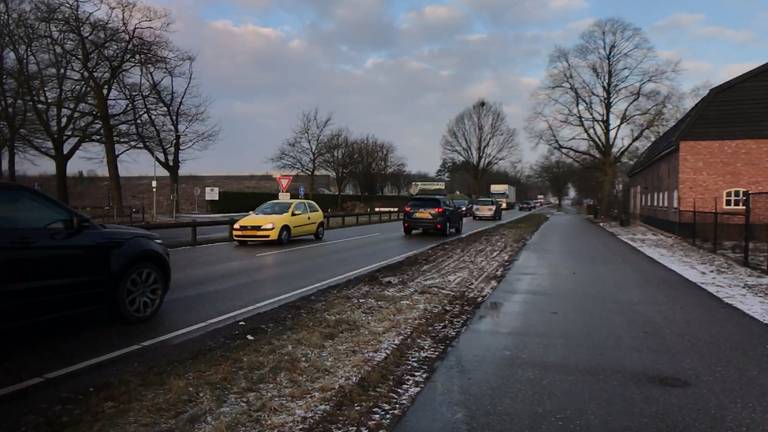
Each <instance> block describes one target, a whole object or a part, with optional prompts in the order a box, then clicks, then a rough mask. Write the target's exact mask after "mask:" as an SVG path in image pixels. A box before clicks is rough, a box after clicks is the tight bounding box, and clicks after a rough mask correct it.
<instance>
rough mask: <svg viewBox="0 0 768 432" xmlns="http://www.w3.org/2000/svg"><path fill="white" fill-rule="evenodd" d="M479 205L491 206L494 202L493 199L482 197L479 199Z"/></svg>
mask: <svg viewBox="0 0 768 432" xmlns="http://www.w3.org/2000/svg"><path fill="white" fill-rule="evenodd" d="M477 205H481V206H491V205H494V202H493V200H489V199H480V200H477Z"/></svg>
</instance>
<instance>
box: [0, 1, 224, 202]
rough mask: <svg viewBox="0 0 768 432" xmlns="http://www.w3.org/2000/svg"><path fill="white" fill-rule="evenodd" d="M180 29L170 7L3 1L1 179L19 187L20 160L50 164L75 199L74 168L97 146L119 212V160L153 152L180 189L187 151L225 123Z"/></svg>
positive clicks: (62, 189) (61, 193) (65, 196)
mask: <svg viewBox="0 0 768 432" xmlns="http://www.w3.org/2000/svg"><path fill="white" fill-rule="evenodd" d="M170 31H171V19H170V16H169V14H168V12H167V11H165V10H161V9H158V8H155V7H152V6H149V5H146V4H143V3H140V2H138V1H135V0H0V164H1V163H2V160H3V157H2V156H3V155H2V153H5V159H6V160H7V161H8V163H7V167H2V166H1V165H0V175H2V174H5V173H4V172H3V170H7V174H5V176H6V177H7V178H8V179H9V180H11V181H15V176H16V161H17V159H18V157H19V156H20V155H23V156H24V157H27V158H30V159H31V160H32V161H33V162H37V160H46V159H47V160H49V161H50V163H52V164H53V166H54V171H55V176H56V195H57V197H58V198H59V199H60V200H61V201H64V202H68V201H69V193H68V188H67V166H68V164H69V162H70V161H71V160H72V159H73V158H74V157H75V155H77V154H78V153H80V152H82V151H83V150H84V149H92V150H97V151H99V152H100V154H101V155H102V156H101V158H102V160H103V161H104V163H105V165H106V168H107V172H108V174H109V180H110V192H111V197H112V202H113V205H114V206H115V207H116V210H117V212H118V213H119V212H120V211H122V204H123V196H122V188H121V185H120V168H119V164H118V162H119V159H120V158H121V157H124V156H125V155H126V154H128V153H130V152H132V151H143V152H146V153H147V154H148V155H150V157H152V158H153V159H154V160H155V161H156V162H157V164H158V165H159V166H160V167H162V169H164V170H165V171H167V173H168V175H169V177H170V180H171V184H172V190H173V191H178V181H179V172H180V170H181V167H182V164H183V163H184V161H185V158H186V155H188V154H189V153H190V152H194V151H198V150H202V149H205V148H206V147H208V146H210V145H211V144H213V143H214V142H215V141H216V139H217V137H218V134H219V127H218V125H216V124H215V123H213V122H212V121H211V119H210V117H209V113H208V108H209V105H210V100H209V99H207V98H206V97H205V96H203V95H202V94H201V92H200V90H199V88H198V85H197V80H196V75H195V68H194V66H195V56H194V55H193V54H192V53H189V52H187V51H185V50H183V49H181V48H179V47H177V46H175V45H174V44H173V42H172V41H171V40H170V37H169V33H170Z"/></svg>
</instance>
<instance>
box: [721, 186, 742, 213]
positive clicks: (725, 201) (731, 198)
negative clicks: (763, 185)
mask: <svg viewBox="0 0 768 432" xmlns="http://www.w3.org/2000/svg"><path fill="white" fill-rule="evenodd" d="M736 192H738V193H739V194H738V197H737V196H736V195H735V193H736ZM745 192H747V189H745V188H731V189H726V190H724V191H723V208H727V209H744V208H746V199H747V197H746V193H745ZM729 194H730V195H731V196H728V195H729ZM736 200H738V202H739V204H740V205H734V204H735V203H736ZM729 202H730V204H728V203H729Z"/></svg>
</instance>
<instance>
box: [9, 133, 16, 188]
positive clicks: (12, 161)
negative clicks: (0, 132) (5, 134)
mask: <svg viewBox="0 0 768 432" xmlns="http://www.w3.org/2000/svg"><path fill="white" fill-rule="evenodd" d="M12 139H13V141H11V140H9V141H8V181H11V182H14V183H16V142H15V140H16V138H15V137H13V138H12Z"/></svg>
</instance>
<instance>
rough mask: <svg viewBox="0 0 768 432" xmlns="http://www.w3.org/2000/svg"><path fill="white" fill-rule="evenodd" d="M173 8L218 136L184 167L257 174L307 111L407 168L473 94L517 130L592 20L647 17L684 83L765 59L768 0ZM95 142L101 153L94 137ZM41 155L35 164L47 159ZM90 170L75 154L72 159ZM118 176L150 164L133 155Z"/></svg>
mask: <svg viewBox="0 0 768 432" xmlns="http://www.w3.org/2000/svg"><path fill="white" fill-rule="evenodd" d="M148 3H150V4H153V5H155V6H158V7H162V8H167V9H168V10H169V11H170V12H171V14H172V16H173V17H174V26H173V27H174V33H173V35H172V37H173V39H174V40H175V41H176V43H177V44H178V45H180V46H181V47H183V48H185V49H188V50H190V51H192V52H193V53H195V54H196V55H197V56H198V57H197V70H198V76H199V79H200V87H201V89H202V91H203V92H204V93H205V94H206V95H207V96H209V97H210V98H212V99H213V100H214V103H213V105H212V107H211V114H212V116H213V118H214V119H215V120H216V121H217V122H218V123H219V124H220V125H221V128H222V133H221V136H220V139H219V141H218V143H217V144H216V145H215V146H214V147H212V148H211V149H210V150H208V151H206V152H204V153H200V154H197V155H196V156H195V157H194V159H192V160H189V161H188V162H186V164H185V165H184V166H183V167H182V171H183V172H184V173H187V174H193V173H195V174H254V173H264V172H267V171H270V170H272V167H271V166H270V163H269V162H268V159H269V157H270V156H271V155H272V154H273V153H274V151H275V149H276V148H277V147H278V146H279V145H280V143H281V142H282V141H283V140H284V139H285V138H286V137H287V136H288V135H289V134H290V129H291V127H292V126H293V124H295V122H296V118H297V115H298V114H299V113H300V112H301V111H302V110H309V109H313V108H315V107H317V108H318V109H319V110H320V111H321V112H325V113H332V114H333V117H334V122H335V124H336V125H337V126H345V127H347V128H349V129H350V130H352V131H353V132H355V133H361V134H362V133H373V134H375V135H377V136H378V137H380V138H382V139H385V140H387V141H390V142H392V143H394V144H395V146H396V147H397V148H398V150H399V152H400V154H401V155H402V156H404V158H405V159H406V161H407V164H408V168H409V169H411V170H420V171H428V172H434V171H435V170H436V169H437V167H438V165H439V163H440V138H441V135H442V133H443V131H444V129H445V126H446V124H447V123H448V121H449V120H450V119H451V118H452V117H453V116H455V115H456V114H458V113H459V112H460V111H461V110H462V109H463V108H465V107H467V106H468V105H470V104H471V103H472V102H473V101H475V100H477V99H478V98H481V97H482V98H487V99H489V100H492V101H496V102H500V103H501V104H502V105H503V107H504V110H505V112H506V113H507V116H508V120H509V122H510V124H511V126H513V127H515V128H517V129H518V132H519V135H518V137H519V141H520V144H521V157H522V159H523V160H524V161H527V162H530V161H531V160H533V159H534V158H535V155H536V154H537V153H539V152H540V151H541V149H534V148H531V147H530V146H529V144H528V140H527V137H526V136H525V133H524V131H523V128H524V126H525V118H526V116H527V115H528V109H529V106H530V96H531V92H532V91H533V90H534V89H535V88H536V87H537V85H538V84H539V82H540V80H541V79H542V77H543V76H544V74H545V71H546V66H547V58H548V55H549V53H550V52H551V51H552V49H553V48H554V47H555V46H556V45H564V46H570V45H573V44H574V43H575V42H576V40H577V37H578V35H579V33H580V32H581V31H582V30H584V29H585V28H586V27H587V26H589V25H590V23H591V22H593V21H594V20H595V19H598V18H605V17H613V16H616V17H621V18H624V19H626V20H628V21H630V22H632V23H634V24H636V25H638V26H640V27H641V28H643V29H644V30H645V31H646V32H647V34H648V36H649V38H650V40H651V42H652V43H653V44H654V46H655V47H656V48H657V49H658V51H659V53H660V55H662V56H663V57H665V58H669V59H675V60H679V61H680V62H681V66H682V68H683V73H682V75H681V76H680V84H681V85H682V86H683V87H692V86H695V85H698V84H700V83H702V82H706V81H708V82H711V83H714V84H716V83H719V82H722V81H725V80H727V79H729V78H731V77H733V76H735V75H738V74H739V73H741V72H744V71H746V70H748V69H751V68H752V67H755V66H757V65H759V64H762V63H764V62H768V50H766V49H765V48H766V46H768V45H766V43H768V26H766V25H765V22H767V21H768V0H698V1H674V0H664V1H662V0H644V1H625V0H447V1H438V0H433V1H421V0H416V1H404V0H392V1H385V0H148ZM95 151H96V154H98V153H99V151H98V150H95ZM47 165H48V161H40V163H39V165H38V167H37V168H30V167H27V170H28V171H39V170H44V171H50V170H51V167H48V166H47ZM79 169H82V170H84V171H86V170H89V169H93V170H95V171H97V172H103V169H101V167H100V164H98V163H97V162H93V161H89V160H84V159H78V160H76V161H73V163H72V164H71V165H70V171H72V172H75V171H77V170H79ZM121 172H122V173H123V175H138V174H148V173H151V172H152V164H151V162H150V161H149V159H148V158H147V157H144V156H141V155H135V156H132V157H125V158H123V160H122V162H121Z"/></svg>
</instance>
